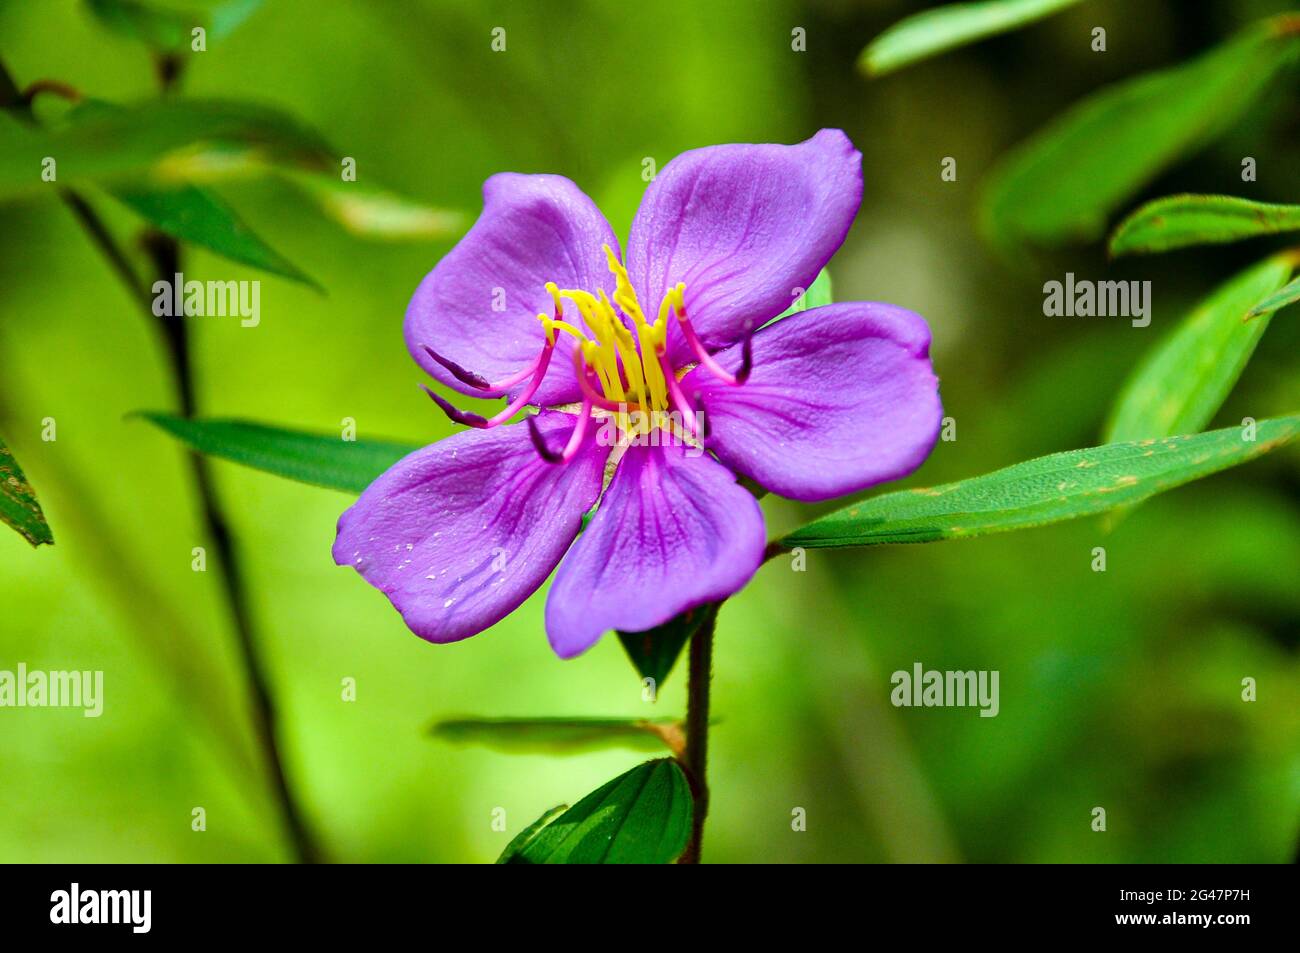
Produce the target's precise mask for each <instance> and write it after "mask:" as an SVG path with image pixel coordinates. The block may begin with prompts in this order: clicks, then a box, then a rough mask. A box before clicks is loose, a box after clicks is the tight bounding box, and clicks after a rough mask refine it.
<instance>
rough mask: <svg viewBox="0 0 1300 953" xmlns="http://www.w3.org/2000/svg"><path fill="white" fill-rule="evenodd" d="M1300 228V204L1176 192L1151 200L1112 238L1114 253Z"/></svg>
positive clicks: (1216, 242) (1215, 242)
mask: <svg viewBox="0 0 1300 953" xmlns="http://www.w3.org/2000/svg"><path fill="white" fill-rule="evenodd" d="M1294 231H1300V205H1275V204H1271V203H1268V202H1251V201H1249V200H1248V199H1239V198H1235V197H1233V196H1231V195H1170V196H1168V197H1166V198H1161V199H1156V200H1155V201H1154V202H1148V203H1147V204H1146V205H1143V206H1142V207H1141V208H1139V209H1138V210H1137V211H1135V212H1134V213H1133V214H1132V215H1130V216H1129V217H1128V218H1126V219H1124V221H1122V222H1120V223H1119V225H1118V226H1117V227H1116V229H1115V231H1114V233H1113V234H1112V235H1111V237H1110V253H1111V256H1112V257H1115V258H1118V257H1120V256H1121V255H1133V254H1146V253H1149V252H1161V251H1170V250H1172V249H1175V248H1186V247H1188V246H1189V245H1222V244H1225V243H1227V242H1236V241H1241V240H1242V239H1243V238H1254V237H1256V236H1257V235H1276V234H1278V233H1280V232H1294Z"/></svg>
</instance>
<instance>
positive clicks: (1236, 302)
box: [1106, 254, 1296, 443]
mask: <svg viewBox="0 0 1300 953" xmlns="http://www.w3.org/2000/svg"><path fill="white" fill-rule="evenodd" d="M1295 265H1296V261H1295V258H1294V256H1293V255H1290V254H1283V255H1277V256H1274V257H1272V258H1269V259H1267V260H1266V261H1263V262H1260V263H1259V264H1257V265H1253V266H1252V267H1250V268H1247V269H1246V270H1245V271H1243V272H1241V273H1240V274H1238V275H1236V276H1235V277H1233V278H1232V279H1231V280H1229V281H1227V282H1225V283H1224V284H1223V285H1221V286H1220V287H1219V288H1217V289H1216V290H1215V291H1214V292H1213V293H1212V294H1210V295H1209V296H1208V297H1207V298H1206V299H1205V300H1204V301H1202V302H1201V303H1200V304H1199V305H1198V306H1197V307H1196V309H1195V310H1194V311H1192V313H1191V314H1189V315H1188V316H1187V318H1186V319H1185V320H1184V321H1183V322H1182V324H1180V325H1179V326H1178V327H1177V328H1176V329H1175V330H1174V332H1173V333H1172V334H1170V335H1168V336H1167V337H1166V338H1164V339H1163V340H1161V341H1160V342H1159V343H1158V344H1157V345H1156V346H1155V347H1154V348H1152V349H1151V350H1150V351H1149V352H1148V353H1147V355H1146V357H1145V358H1144V359H1143V360H1142V362H1141V363H1140V364H1138V366H1137V368H1136V369H1135V370H1134V372H1133V374H1132V376H1130V378H1129V379H1128V382H1127V383H1126V384H1125V385H1124V388H1123V389H1122V390H1121V391H1120V396H1119V399H1118V400H1117V401H1116V403H1115V408H1114V411H1113V412H1112V414H1111V419H1110V422H1109V425H1108V426H1107V428H1106V440H1107V442H1110V443H1114V442H1119V441H1125V440H1142V439H1146V438H1150V437H1168V436H1170V435H1172V434H1186V433H1196V432H1197V431H1199V430H1202V429H1203V428H1204V427H1205V425H1206V424H1208V423H1209V422H1210V421H1211V420H1212V419H1213V417H1214V415H1215V413H1217V412H1218V410H1219V408H1220V407H1222V406H1223V402H1224V401H1225V400H1227V399H1228V394H1229V393H1231V391H1232V388H1233V386H1234V385H1235V384H1236V383H1237V378H1239V377H1240V376H1241V372H1242V371H1243V370H1244V369H1245V367H1246V363H1247V362H1248V361H1249V360H1250V356H1251V354H1253V353H1254V351H1255V345H1256V344H1258V343H1259V339H1260V337H1261V336H1262V335H1263V334H1264V331H1265V329H1266V328H1267V327H1268V322H1269V319H1270V318H1271V316H1272V315H1271V314H1265V315H1263V316H1262V317H1256V318H1250V319H1249V320H1247V318H1248V312H1249V311H1250V309H1251V308H1252V307H1253V306H1254V305H1256V304H1258V303H1259V302H1260V301H1261V300H1262V299H1265V298H1267V297H1269V296H1271V295H1272V294H1273V293H1274V292H1276V291H1277V290H1278V289H1279V288H1281V287H1282V286H1283V285H1284V284H1286V282H1287V280H1288V279H1289V278H1290V277H1291V272H1292V271H1293V270H1294V268H1295Z"/></svg>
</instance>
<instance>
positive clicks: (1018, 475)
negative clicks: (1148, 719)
mask: <svg viewBox="0 0 1300 953" xmlns="http://www.w3.org/2000/svg"><path fill="white" fill-rule="evenodd" d="M1297 435H1300V416H1291V417H1278V418H1275V419H1273V420H1261V421H1259V423H1258V424H1257V425H1256V432H1255V433H1254V435H1253V436H1254V437H1255V439H1254V440H1248V439H1246V437H1247V436H1248V432H1247V431H1245V430H1243V429H1242V428H1241V427H1229V428H1226V429H1224V430H1213V431H1210V432H1209V433H1203V434H1196V435H1194V436H1184V437H1166V438H1164V439H1161V440H1143V441H1138V442H1133V443H1112V444H1107V445H1106V446H1103V447H1094V448H1092V449H1089V450H1070V451H1067V452H1065V453H1054V454H1052V455H1051V456H1047V457H1039V458H1038V459H1037V460H1030V461H1027V462H1025V463H1018V464H1016V465H1015V466H1011V467H1007V468H1006V469H1004V470H998V471H996V472H994V473H989V474H985V475H984V476H978V477H973V478H971V479H969V480H961V481H958V482H957V483H949V484H946V485H945V486H940V487H934V488H933V489H918V490H901V491H898V492H895V493H886V494H884V495H883V496H877V497H875V498H873V499H870V500H865V501H864V502H861V503H854V504H853V505H851V506H847V507H845V508H843V509H840V510H836V511H835V512H834V513H831V514H830V515H828V516H824V517H822V518H821V519H818V520H814V521H813V522H811V523H809V524H808V525H807V526H804V527H803V528H801V529H798V530H796V531H795V532H793V533H791V534H790V535H789V536H786V537H785V538H784V539H782V540H781V545H782V546H783V547H784V548H786V549H793V548H794V547H796V546H806V547H826V546H871V545H877V544H880V543H926V542H933V541H936V540H941V539H967V538H971V537H975V536H984V535H986V534H989V533H1004V532H1007V531H1009V530H1013V529H1026V528H1028V527H1031V526H1045V525H1047V524H1048V523H1057V522H1060V521H1062V520H1070V519H1076V518H1078V517H1080V516H1088V515H1091V514H1094V513H1102V512H1105V511H1106V510H1112V509H1116V508H1119V507H1123V506H1129V505H1132V504H1134V503H1138V502H1141V501H1142V500H1145V499H1147V498H1148V497H1151V496H1154V495H1155V494H1157V493H1161V492H1163V491H1165V490H1169V489H1173V488H1174V487H1176V486H1181V485H1182V484H1184V483H1188V482H1190V481H1192V480H1196V479H1199V478H1201V477H1204V476H1209V475H1210V474H1211V473H1217V472H1218V471H1220V470H1225V469H1227V468H1228V467H1233V466H1236V465H1237V464H1240V463H1245V462H1246V461H1247V460H1253V459H1254V458H1255V457H1258V456H1260V455H1261V454H1265V453H1267V452H1269V451H1270V450H1273V449H1274V448H1276V447H1280V446H1282V445H1283V444H1286V443H1289V442H1290V441H1292V440H1294V439H1295V438H1296V436H1297Z"/></svg>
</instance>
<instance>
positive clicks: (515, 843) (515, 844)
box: [497, 804, 569, 864]
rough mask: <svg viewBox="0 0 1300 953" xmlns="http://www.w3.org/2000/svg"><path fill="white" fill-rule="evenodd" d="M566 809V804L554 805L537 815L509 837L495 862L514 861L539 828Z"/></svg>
mask: <svg viewBox="0 0 1300 953" xmlns="http://www.w3.org/2000/svg"><path fill="white" fill-rule="evenodd" d="M568 809H569V805H567V804H559V805H556V806H555V807H553V808H551V809H550V810H549V811H547V812H546V813H545V814H543V815H542V816H541V817H539V818H538V819H537V820H535V821H533V822H532V823H531V824H529V825H528V826H527V827H525V828H524V829H523V830H522V831H520V832H519V833H518V834H516V835H515V836H514V837H512V838H511V839H510V843H509V844H507V845H506V849H505V850H504V851H502V852H501V856H500V857H498V858H497V863H498V864H512V863H516V861H515V860H514V858H515V857H516V856H517V855H518V854H519V852H520V851H521V850H523V849H524V848H525V847H527V846H528V844H529V843H530V842H531V841H532V839H533V838H534V837H536V836H537V835H538V833H539V832H540V831H541V829H542V828H543V827H545V826H546V825H547V824H549V823H550V822H551V821H553V820H555V818H557V817H559V816H560V815H561V814H563V813H564V812H565V811H567V810H568Z"/></svg>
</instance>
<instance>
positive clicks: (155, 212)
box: [109, 185, 322, 291]
mask: <svg viewBox="0 0 1300 953" xmlns="http://www.w3.org/2000/svg"><path fill="white" fill-rule="evenodd" d="M109 192H110V193H111V194H112V195H113V197H114V198H116V199H117V200H118V201H120V202H121V203H122V204H124V205H126V206H127V208H129V209H131V210H132V211H133V212H135V213H136V214H137V215H139V216H140V217H141V218H143V219H145V220H146V221H147V222H149V223H150V224H152V225H154V226H155V227H156V228H158V229H160V230H161V231H164V232H166V233H167V234H168V235H171V236H173V237H174V238H179V239H181V240H182V241H186V242H189V243H191V244H194V245H201V246H202V247H204V248H207V249H208V250H209V251H214V252H216V253H217V254H218V255H221V256H222V257H223V258H229V259H230V260H231V261H237V262H239V263H241V264H244V265H249V266H251V267H253V268H260V269H261V270H262V271H267V272H270V273H271V274H273V275H280V276H281V277H284V278H289V279H291V280H293V281H298V282H301V283H302V284H305V285H310V286H311V287H313V288H315V289H317V290H318V291H319V290H322V289H321V286H320V285H319V284H318V283H317V282H316V281H315V280H314V279H313V278H311V277H310V276H308V275H306V274H305V273H303V272H302V271H300V270H299V269H298V268H297V267H296V266H295V265H294V264H293V263H292V262H290V261H289V260H288V259H287V258H285V257H284V256H283V255H281V254H280V253H279V252H277V251H276V250H275V249H273V248H271V247H270V246H269V245H267V244H266V242H264V241H262V239H261V238H259V237H258V236H257V234H256V233H255V232H254V231H253V230H252V229H250V228H249V227H248V226H247V225H246V224H244V221H243V219H241V218H240V217H239V215H238V214H237V213H236V212H235V210H234V209H232V208H230V206H228V205H226V203H225V202H223V201H222V200H221V199H219V198H218V197H217V196H216V195H214V194H213V193H211V192H209V191H208V190H207V189H203V188H200V187H198V186H197V185H182V186H178V187H176V188H172V189H165V188H162V189H154V188H141V187H137V186H129V187H128V186H115V187H112V188H110V189H109Z"/></svg>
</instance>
